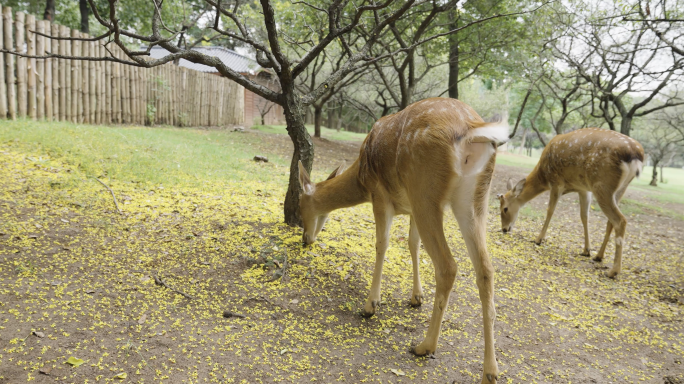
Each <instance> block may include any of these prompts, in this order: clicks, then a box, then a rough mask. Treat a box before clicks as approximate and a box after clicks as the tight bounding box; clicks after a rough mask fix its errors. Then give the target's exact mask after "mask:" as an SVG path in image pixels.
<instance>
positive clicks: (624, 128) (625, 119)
mask: <svg viewBox="0 0 684 384" xmlns="http://www.w3.org/2000/svg"><path fill="white" fill-rule="evenodd" d="M631 130H632V117H630V116H622V121H621V122H620V133H622V134H623V135H627V136H629V132H630V131H631Z"/></svg>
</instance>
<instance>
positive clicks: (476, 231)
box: [452, 165, 553, 384]
mask: <svg viewBox="0 0 684 384" xmlns="http://www.w3.org/2000/svg"><path fill="white" fill-rule="evenodd" d="M492 168H493V165H492ZM490 180H491V173H489V178H488V176H487V174H486V173H485V174H482V175H480V179H479V180H478V182H477V184H476V185H477V187H476V189H475V191H474V193H473V192H472V191H468V190H469V189H470V188H471V187H470V186H469V185H470V184H471V183H464V187H462V188H461V189H462V191H460V192H461V193H459V194H458V195H457V196H455V198H454V201H453V202H452V209H453V212H454V216H456V220H457V221H458V226H459V228H460V230H461V233H462V234H463V240H464V241H465V243H466V247H467V248H468V255H469V256H470V260H471V262H472V263H473V269H474V270H475V275H476V283H477V289H478V291H479V294H480V303H481V304H482V323H483V328H484V355H485V359H484V366H483V368H484V372H483V377H482V383H483V384H494V383H496V382H497V379H498V377H497V376H498V372H499V371H498V365H497V362H496V351H495V349H494V320H495V319H496V308H495V306H494V267H493V266H492V262H491V260H490V258H489V253H488V252H487V243H486V233H487V201H488V195H489V193H488V191H489V182H490ZM473 184H474V183H473ZM468 193H469V194H471V195H472V196H473V197H474V199H473V201H470V202H469V201H468V199H467V198H465V197H464V196H463V195H467V194H468ZM551 213H553V212H551Z"/></svg>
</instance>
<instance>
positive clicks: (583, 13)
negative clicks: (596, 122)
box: [551, 2, 684, 135]
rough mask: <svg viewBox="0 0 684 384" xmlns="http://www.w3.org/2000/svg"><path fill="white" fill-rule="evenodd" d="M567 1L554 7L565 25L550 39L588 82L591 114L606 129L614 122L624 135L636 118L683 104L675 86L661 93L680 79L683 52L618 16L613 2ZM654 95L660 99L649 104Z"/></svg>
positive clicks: (683, 60) (683, 68)
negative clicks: (568, 3)
mask: <svg viewBox="0 0 684 384" xmlns="http://www.w3.org/2000/svg"><path fill="white" fill-rule="evenodd" d="M571 6H573V10H572V11H569V10H568V9H565V10H558V13H557V18H556V19H557V22H558V23H559V24H560V25H563V27H564V28H562V29H559V33H560V34H559V36H558V38H557V39H554V40H553V42H552V43H551V44H552V45H553V47H554V53H555V55H556V57H557V58H558V59H560V60H562V61H563V62H565V63H566V64H567V65H568V66H569V67H571V68H572V69H573V70H574V71H576V72H577V74H578V75H579V76H581V77H582V78H583V79H584V80H585V81H586V82H587V83H588V84H589V85H591V87H592V91H593V94H594V97H593V103H592V108H593V110H594V111H595V116H600V117H602V118H603V119H605V121H606V123H607V124H608V127H609V128H610V129H612V130H616V129H618V128H617V125H618V124H619V130H620V132H622V133H623V134H625V135H629V134H630V130H631V126H632V122H633V120H634V119H635V118H637V117H643V116H646V115H648V114H650V113H653V112H655V111H658V110H660V109H665V108H670V107H673V106H676V105H681V104H682V103H684V100H683V99H682V98H681V97H680V95H679V94H678V93H677V92H676V89H674V90H673V89H670V91H669V92H668V93H667V94H665V91H666V90H668V87H669V88H672V87H673V86H674V87H676V86H677V84H679V83H680V82H681V80H682V76H683V75H684V67H683V64H684V57H682V56H680V55H677V54H676V53H675V52H673V51H672V50H671V49H670V47H669V46H668V45H667V44H666V43H664V42H663V41H662V40H661V39H659V38H658V37H657V36H656V35H655V33H654V32H653V31H652V30H651V29H649V28H648V27H647V26H646V25H645V24H644V23H640V22H632V21H627V20H625V19H624V18H622V17H617V16H616V15H620V12H619V11H618V10H619V9H620V8H619V7H620V6H621V4H620V3H618V2H616V3H613V8H612V9H610V8H609V7H608V8H607V4H603V3H602V4H596V5H594V4H591V3H574V4H571ZM656 97H660V98H663V99H664V100H662V102H658V103H657V105H654V102H656V101H658V100H657V98H656ZM594 103H595V104H594ZM616 117H618V118H619V119H617V118H616ZM618 120H619V121H618Z"/></svg>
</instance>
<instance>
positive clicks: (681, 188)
mask: <svg viewBox="0 0 684 384" xmlns="http://www.w3.org/2000/svg"><path fill="white" fill-rule="evenodd" d="M658 173H659V175H658V186H657V187H652V186H650V185H648V184H649V183H650V182H651V177H652V176H653V167H644V170H643V173H642V175H641V177H640V178H639V179H637V180H634V181H632V184H631V186H632V187H636V188H638V189H639V190H642V191H647V192H649V193H651V196H652V197H653V198H655V199H657V200H660V201H662V202H666V203H677V204H684V169H680V168H669V167H666V168H665V169H664V170H663V173H664V175H665V183H661V182H660V169H658Z"/></svg>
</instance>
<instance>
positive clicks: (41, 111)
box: [35, 20, 49, 120]
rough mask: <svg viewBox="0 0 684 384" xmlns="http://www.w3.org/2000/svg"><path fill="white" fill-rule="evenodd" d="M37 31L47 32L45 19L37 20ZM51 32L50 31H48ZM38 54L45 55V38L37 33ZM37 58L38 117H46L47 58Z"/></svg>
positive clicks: (41, 118) (40, 118)
mask: <svg viewBox="0 0 684 384" xmlns="http://www.w3.org/2000/svg"><path fill="white" fill-rule="evenodd" d="M36 32H38V33H43V34H44V33H45V24H44V23H43V20H37V21H36ZM48 32H49V31H48ZM35 36H36V56H45V38H44V37H43V36H41V35H39V34H37V33H36V35H35ZM35 60H36V72H38V74H37V75H36V107H37V108H36V118H38V119H39V120H43V119H44V118H45V59H35Z"/></svg>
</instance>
